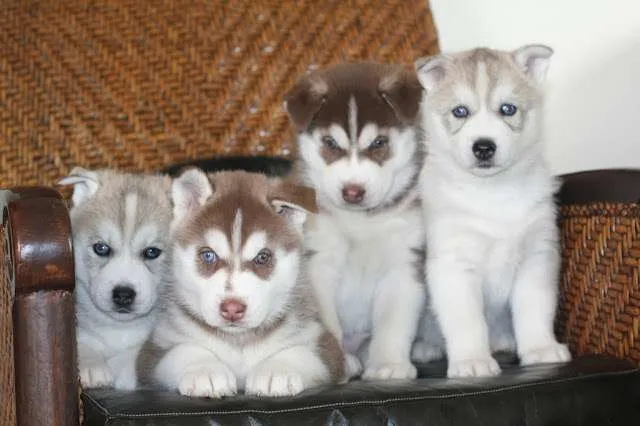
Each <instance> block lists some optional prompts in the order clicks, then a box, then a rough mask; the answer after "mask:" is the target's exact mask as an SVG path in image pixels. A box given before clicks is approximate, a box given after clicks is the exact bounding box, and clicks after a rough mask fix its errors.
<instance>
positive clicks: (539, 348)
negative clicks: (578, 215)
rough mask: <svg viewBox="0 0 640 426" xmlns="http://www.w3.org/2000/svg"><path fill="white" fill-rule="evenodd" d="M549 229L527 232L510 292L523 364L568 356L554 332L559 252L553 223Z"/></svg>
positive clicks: (555, 359)
mask: <svg viewBox="0 0 640 426" xmlns="http://www.w3.org/2000/svg"><path fill="white" fill-rule="evenodd" d="M551 223H553V222H552V221H551ZM548 228H549V229H547V228H543V229H542V230H538V232H535V233H533V232H532V233H531V234H530V238H531V240H530V241H529V247H528V250H527V252H526V256H525V258H524V259H523V262H522V264H521V266H520V268H519V270H518V272H517V276H516V281H515V284H514V288H513V291H512V294H511V304H512V313H513V327H514V332H515V336H516V344H517V349H518V356H519V357H520V363H521V364H522V365H528V364H536V363H554V362H567V361H569V360H570V359H571V354H570V352H569V349H568V348H567V346H566V345H563V344H561V343H558V341H557V340H556V338H555V336H554V333H553V320H554V317H555V314H556V305H557V296H558V282H557V277H558V275H559V270H560V255H559V253H558V246H557V235H556V234H557V231H556V230H555V227H554V226H550V227H548Z"/></svg>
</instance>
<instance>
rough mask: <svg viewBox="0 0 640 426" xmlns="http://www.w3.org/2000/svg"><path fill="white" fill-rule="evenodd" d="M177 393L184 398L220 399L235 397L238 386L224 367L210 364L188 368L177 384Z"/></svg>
mask: <svg viewBox="0 0 640 426" xmlns="http://www.w3.org/2000/svg"><path fill="white" fill-rule="evenodd" d="M178 391H179V392H180V395H185V396H195V397H206V398H222V397H223V396H231V395H235V394H236V393H237V392H238V385H237V382H236V378H235V376H234V374H233V372H232V371H231V370H230V369H229V368H228V367H227V366H226V365H224V364H221V363H210V364H203V365H198V366H193V367H191V368H189V369H188V370H187V372H186V373H185V374H184V375H183V376H182V378H181V379H180V382H179V383H178Z"/></svg>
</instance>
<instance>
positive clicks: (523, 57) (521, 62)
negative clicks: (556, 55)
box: [512, 44, 553, 84]
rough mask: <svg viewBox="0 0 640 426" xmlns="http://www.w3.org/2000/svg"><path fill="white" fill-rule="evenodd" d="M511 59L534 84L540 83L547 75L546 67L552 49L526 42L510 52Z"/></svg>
mask: <svg viewBox="0 0 640 426" xmlns="http://www.w3.org/2000/svg"><path fill="white" fill-rule="evenodd" d="M512 55H513V60H514V61H515V62H516V64H518V66H519V67H520V68H521V69H522V71H524V73H525V74H526V75H527V77H529V79H531V81H533V82H534V83H536V84H542V82H543V81H544V79H545V78H546V76H547V68H549V62H550V58H551V55H553V49H552V48H550V47H549V46H545V45H542V44H528V45H526V46H522V47H521V48H519V49H516V50H514V51H513V52H512Z"/></svg>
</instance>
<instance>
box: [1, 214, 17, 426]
mask: <svg viewBox="0 0 640 426" xmlns="http://www.w3.org/2000/svg"><path fill="white" fill-rule="evenodd" d="M6 244H7V240H6V232H5V230H4V227H3V226H2V225H1V224H0V426H14V425H15V421H16V418H15V413H16V412H15V405H14V404H15V389H14V386H13V382H14V369H13V319H12V315H11V312H12V311H11V309H9V308H8V307H9V306H12V294H11V293H12V291H11V283H10V276H9V268H8V262H7V245H6Z"/></svg>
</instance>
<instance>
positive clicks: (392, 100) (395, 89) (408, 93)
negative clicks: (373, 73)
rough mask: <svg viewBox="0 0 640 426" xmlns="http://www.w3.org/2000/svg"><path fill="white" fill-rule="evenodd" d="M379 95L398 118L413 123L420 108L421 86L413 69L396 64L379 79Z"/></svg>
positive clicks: (406, 122)
mask: <svg viewBox="0 0 640 426" xmlns="http://www.w3.org/2000/svg"><path fill="white" fill-rule="evenodd" d="M378 90H379V92H380V96H381V97H382V99H384V100H385V102H386V103H387V105H389V107H390V108H391V109H392V110H393V112H394V113H395V115H396V117H397V118H398V120H400V121H401V122H403V123H405V124H410V123H413V121H414V120H415V118H416V116H417V115H418V111H419V109H420V100H421V99H422V91H423V90H422V86H421V85H420V81H419V80H418V76H417V75H416V73H415V72H414V71H409V70H407V69H405V67H404V66H402V65H398V66H396V67H393V68H392V69H390V71H389V74H387V75H386V76H384V77H383V78H382V79H381V80H380V85H379V86H378Z"/></svg>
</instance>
